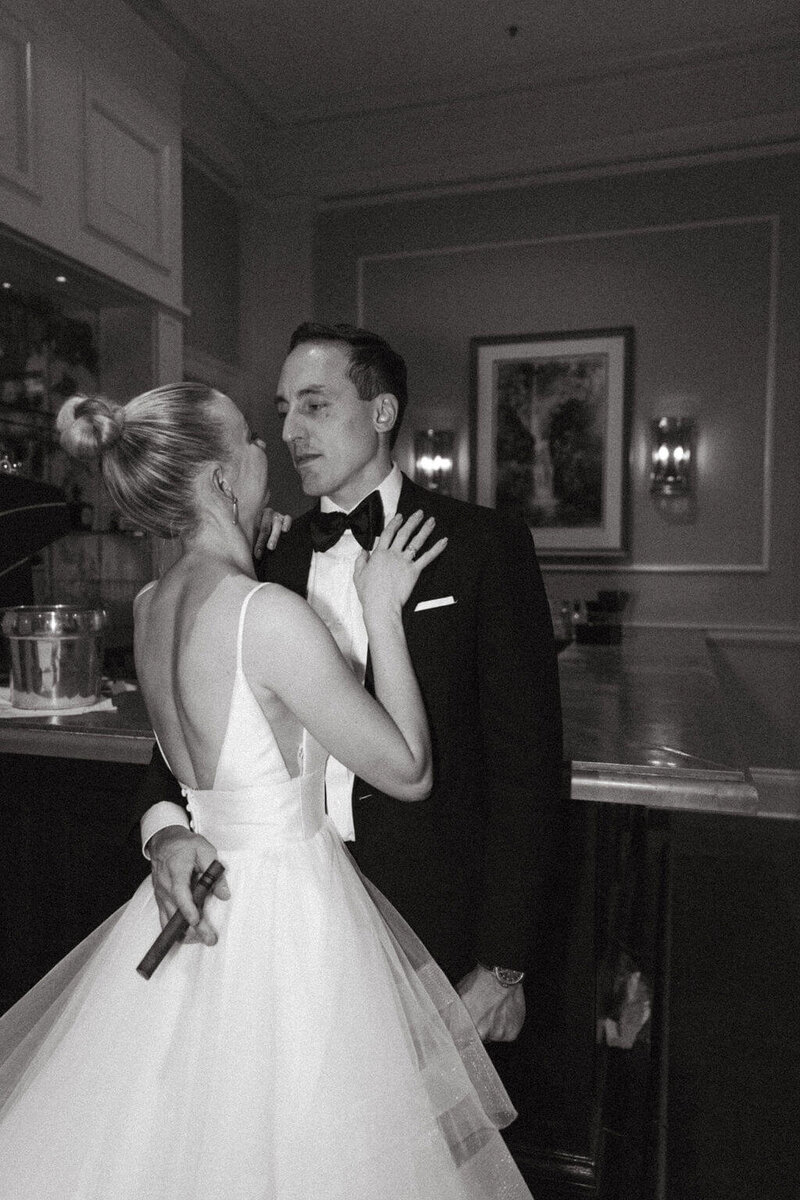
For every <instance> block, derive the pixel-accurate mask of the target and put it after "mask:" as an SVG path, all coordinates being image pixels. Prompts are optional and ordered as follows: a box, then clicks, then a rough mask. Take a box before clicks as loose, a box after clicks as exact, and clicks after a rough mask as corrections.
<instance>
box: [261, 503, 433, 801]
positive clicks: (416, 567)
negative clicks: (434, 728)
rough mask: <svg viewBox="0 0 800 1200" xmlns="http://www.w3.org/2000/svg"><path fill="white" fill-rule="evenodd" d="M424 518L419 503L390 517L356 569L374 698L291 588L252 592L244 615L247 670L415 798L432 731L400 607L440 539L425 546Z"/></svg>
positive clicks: (376, 778) (364, 770) (371, 775)
mask: <svg viewBox="0 0 800 1200" xmlns="http://www.w3.org/2000/svg"><path fill="white" fill-rule="evenodd" d="M421 521H422V514H421V513H418V514H415V515H414V517H412V518H410V519H409V520H408V521H407V522H406V523H405V524H404V525H402V524H401V518H399V517H398V518H395V520H394V521H392V522H390V523H389V525H388V526H387V528H386V530H385V531H384V533H383V534H382V535H381V537H380V538H379V539H378V542H377V544H376V547H375V549H374V550H373V552H372V554H371V556H367V554H366V553H362V554H361V555H360V556H359V559H358V561H357V563H356V567H355V571H354V577H355V582H356V588H357V590H358V593H359V597H360V599H361V602H362V606H363V610H364V623H365V625H366V627H367V634H368V636H369V645H370V654H371V656H372V665H373V675H374V680H375V693H376V696H377V700H376V699H374V698H373V697H372V696H370V695H369V693H368V692H367V691H366V690H365V689H364V688H363V687H362V686H361V684H360V683H359V682H358V681H357V680H356V678H355V676H354V675H353V673H352V671H351V670H350V669H349V667H348V666H347V664H346V663H345V661H344V659H343V658H342V656H341V654H340V653H339V650H338V647H337V646H336V643H335V642H334V640H333V638H332V637H331V635H330V633H329V632H328V630H327V628H326V627H325V625H324V624H323V623H322V621H321V620H320V619H319V617H317V615H316V614H315V613H314V612H313V611H312V609H311V608H310V607H309V606H308V605H307V604H306V603H305V602H304V601H303V600H301V599H300V598H299V597H298V596H296V595H294V594H293V593H291V592H288V591H284V590H283V589H273V588H269V589H264V590H262V591H261V592H259V593H257V594H256V596H254V597H253V602H252V603H251V605H250V608H249V610H248V613H247V619H246V622H245V643H244V661H245V663H246V672H247V675H248V678H250V679H251V680H252V681H253V682H255V683H259V684H261V686H263V687H267V688H269V689H270V690H272V691H274V692H275V693H276V694H277V695H278V696H279V697H280V699H281V700H283V702H284V703H285V704H286V705H287V707H289V708H290V709H291V710H292V712H293V713H294V714H295V716H296V717H297V718H298V720H299V721H300V722H301V723H302V724H303V725H304V726H305V727H306V729H307V730H308V731H309V733H310V734H311V735H312V737H314V738H316V740H317V741H318V742H319V743H320V744H321V745H322V746H324V748H325V749H326V750H328V751H329V753H331V754H332V755H333V756H334V757H335V758H337V759H338V760H339V761H340V762H342V763H344V764H345V766H347V767H349V768H350V769H351V770H352V771H354V772H355V773H356V774H357V775H359V776H360V777H361V778H362V779H364V780H366V781H367V782H368V783H371V784H373V785H374V786H375V787H378V788H380V790H381V791H383V792H386V793H388V794H389V795H392V796H396V797H397V798H398V799H400V800H422V799H424V797H425V796H427V795H428V793H429V791H430V789H431V748H430V735H429V732H428V723H427V720H426V718H425V710H424V707H423V704H422V697H421V695H420V692H419V687H418V686H417V681H416V677H415V675H414V671H413V668H412V666H411V659H410V657H409V654H408V648H407V646H406V640H405V634H404V632H403V623H402V608H403V604H404V602H405V600H406V599H407V598H408V596H409V595H410V594H411V591H412V589H413V586H414V584H415V583H416V581H417V579H418V578H419V575H420V573H421V572H422V570H423V569H424V568H425V566H426V565H427V564H428V563H429V562H431V561H433V559H434V558H436V557H438V555H439V554H440V553H441V552H442V550H443V549H444V546H445V539H441V540H440V541H438V542H437V543H436V544H435V545H434V546H432V547H431V548H430V549H428V550H426V551H424V552H423V551H422V547H423V546H424V544H425V542H426V541H427V539H428V537H429V535H430V533H431V531H432V529H433V522H432V521H427V522H425V523H424V524H421ZM412 551H413V553H412ZM417 555H418V557H416V556H417Z"/></svg>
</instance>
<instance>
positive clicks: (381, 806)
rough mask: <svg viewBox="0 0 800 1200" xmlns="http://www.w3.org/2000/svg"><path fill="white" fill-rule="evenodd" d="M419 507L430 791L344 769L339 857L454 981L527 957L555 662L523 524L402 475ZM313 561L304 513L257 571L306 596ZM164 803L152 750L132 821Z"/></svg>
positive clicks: (419, 669)
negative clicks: (432, 546) (436, 545)
mask: <svg viewBox="0 0 800 1200" xmlns="http://www.w3.org/2000/svg"><path fill="white" fill-rule="evenodd" d="M417 508H421V509H422V510H423V511H424V512H425V514H426V515H429V516H433V517H435V518H436V528H435V531H434V534H433V535H432V539H431V540H435V539H436V538H439V537H442V536H444V535H446V536H447V537H448V539H449V540H448V545H447V548H446V550H445V551H444V553H443V554H442V555H441V556H440V557H439V558H438V559H437V560H436V561H435V562H434V563H433V564H431V565H430V566H429V567H427V568H426V569H425V570H424V571H423V573H422V575H421V577H420V579H419V581H418V583H417V585H416V588H415V589H414V592H413V593H412V595H411V597H410V599H409V600H408V602H407V604H406V606H405V608H404V610H403V624H404V627H405V632H406V637H407V640H408V647H409V651H410V653H411V659H412V662H413V664H414V670H415V672H416V674H417V678H418V680H419V684H420V689H421V691H422V695H423V698H424V701H425V706H426V709H427V713H428V719H429V722H430V727H431V734H432V740H433V773H434V788H433V792H432V793H431V795H430V797H429V798H428V799H427V800H423V801H421V802H419V803H408V802H404V801H400V800H395V799H393V798H392V797H390V796H386V795H385V794H384V793H382V792H379V791H378V790H377V789H376V788H374V787H372V786H371V785H370V784H367V783H365V782H364V781H363V780H361V779H358V778H356V780H355V781H354V785H353V816H354V823H355V833H356V840H355V844H354V846H353V847H352V852H353V856H354V857H355V859H356V861H357V862H358V865H359V867H360V868H361V870H362V871H363V872H364V874H365V875H366V876H367V877H368V878H369V879H371V880H372V881H373V883H375V884H376V885H377V886H378V887H379V888H380V889H381V891H382V892H384V894H385V895H386V896H387V897H388V899H389V900H391V902H392V903H393V904H394V905H395V906H396V907H397V908H398V909H399V911H400V912H401V913H402V915H403V916H404V917H405V918H406V920H407V921H408V922H409V924H410V925H411V926H412V928H413V929H414V930H415V932H416V933H417V934H418V935H419V937H420V938H421V939H422V941H423V942H424V943H425V944H426V946H427V947H428V949H429V950H430V951H431V953H432V954H433V956H434V958H436V959H437V961H438V962H439V963H440V965H441V966H442V967H443V968H444V970H445V971H446V972H447V973H448V975H449V976H450V977H451V979H453V980H454V981H456V980H457V979H458V978H460V977H461V976H462V975H464V974H465V973H466V972H467V971H469V970H470V969H471V968H472V967H473V966H474V965H475V962H476V961H480V962H483V963H487V964H489V965H499V966H506V967H517V968H519V969H527V968H528V966H529V965H531V966H535V964H531V963H530V961H529V960H530V955H531V948H532V946H533V945H534V944H535V934H536V918H537V916H538V915H539V913H540V911H541V901H542V891H543V886H544V881H545V879H546V877H547V874H548V870H549V869H550V867H551V865H552V855H553V853H554V844H553V842H552V837H553V830H554V828H555V822H554V820H553V819H552V818H553V812H552V810H553V809H555V807H556V806H557V804H558V799H559V779H560V770H561V711H560V701H559V691H558V670H557V664H556V654H555V645H554V641H553V631H552V625H551V620H550V611H549V606H548V603H547V598H546V596H545V591H544V586H543V584H542V579H541V574H540V572H539V568H538V564H537V562H536V556H535V553H534V548H533V541H532V539H531V536H530V532H529V530H528V528H527V526H525V525H524V524H523V523H522V522H510V521H506V520H503V519H501V518H500V517H498V516H497V514H496V513H495V512H494V511H493V510H491V509H486V508H479V507H477V506H476V505H472V504H465V503H463V502H461V501H457V500H452V499H450V498H448V497H445V496H440V495H437V494H436V493H433V492H428V491H425V490H424V489H422V488H419V487H417V486H416V485H415V484H413V483H411V481H410V480H408V479H406V478H405V477H404V480H403V487H402V491H401V495H400V503H399V511H400V512H401V513H402V514H403V515H404V516H409V515H410V514H411V513H412V512H413V511H414V510H415V509H417ZM311 555H312V547H311V536H310V527H309V515H308V514H305V515H304V516H302V517H300V518H298V519H297V520H296V521H295V522H294V524H293V526H292V529H291V531H290V532H289V533H288V534H284V535H283V536H282V537H281V539H280V542H279V543H278V546H277V547H276V549H275V550H274V551H272V552H271V553H270V552H267V553H266V554H265V556H264V559H263V560H262V564H261V577H262V578H263V579H268V580H271V581H273V582H276V583H280V584H283V585H284V586H285V587H288V588H291V589H292V590H293V591H295V592H297V593H299V594H300V595H301V596H305V595H306V590H307V583H308V573H309V568H310V565H311ZM431 600H438V601H444V603H441V604H436V605H426V604H425V602H426V601H431ZM420 605H422V606H423V607H420ZM369 675H370V670H369V663H368V666H367V677H368V680H369ZM163 799H170V800H174V801H177V802H178V803H180V802H181V801H180V793H179V791H178V788H177V785H175V783H174V780H172V777H171V776H168V772H166V768H165V766H164V763H163V760H162V759H161V756H160V754H159V753H158V750H156V751H155V752H154V755H153V763H152V764H151V768H150V770H149V772H148V776H147V778H146V780H145V783H144V785H143V786H142V788H141V789H140V792H139V794H138V808H137V814H136V815H137V816H141V814H142V813H143V812H144V811H145V809H146V808H148V807H149V806H150V805H151V804H153V803H155V802H156V801H157V800H163Z"/></svg>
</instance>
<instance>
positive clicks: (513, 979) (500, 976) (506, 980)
mask: <svg viewBox="0 0 800 1200" xmlns="http://www.w3.org/2000/svg"><path fill="white" fill-rule="evenodd" d="M494 973H495V976H496V977H497V980H498V981H499V982H500V983H502V984H503V985H504V986H505V987H513V986H514V984H516V983H522V980H523V979H524V978H525V972H524V971H512V970H511V968H510V967H495V969H494Z"/></svg>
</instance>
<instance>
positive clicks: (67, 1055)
mask: <svg viewBox="0 0 800 1200" xmlns="http://www.w3.org/2000/svg"><path fill="white" fill-rule="evenodd" d="M58 428H59V431H60V434H61V440H62V445H63V446H64V447H65V449H66V450H67V451H68V452H69V453H70V454H72V455H74V456H76V457H79V458H89V457H94V456H97V457H99V458H100V460H101V464H102V471H103V476H104V479H105V482H106V485H107V487H108V489H109V491H110V493H111V496H112V499H113V500H114V502H115V503H116V504H117V506H118V507H119V508H120V510H121V511H122V512H123V513H125V515H126V516H128V517H129V518H130V519H131V520H132V521H135V522H136V523H138V524H139V525H140V526H142V527H144V528H146V529H148V530H150V531H151V532H153V533H155V534H158V535H161V536H174V535H178V536H180V538H181V542H182V546H183V552H182V554H181V556H180V558H179V559H178V560H177V561H176V562H175V563H174V565H173V566H172V567H171V568H170V569H169V570H168V571H167V572H166V573H165V574H164V576H163V577H162V578H161V579H160V580H158V581H157V582H156V583H154V584H150V585H148V587H147V588H145V589H144V590H143V592H141V593H140V594H139V596H138V597H137V600H136V602H135V608H134V615H135V652H136V664H137V672H138V678H139V682H140V686H141V689H142V693H143V696H144V699H145V701H146V704H147V708H148V712H149V715H150V719H151V721H152V724H153V729H154V732H155V734H156V737H157V739H158V742H159V745H160V747H161V749H162V753H163V755H164V757H165V759H166V760H167V762H168V763H169V765H170V768H171V769H172V771H173V773H174V774H175V775H176V776H177V778H178V779H180V780H181V782H182V788H183V790H184V793H185V795H186V797H187V801H188V806H189V811H190V814H191V817H192V824H193V828H194V829H195V830H196V831H197V832H199V833H202V834H203V835H205V837H206V838H207V839H208V840H209V842H210V843H212V844H213V845H214V846H215V847H216V848H217V854H218V857H219V859H220V860H221V862H222V863H223V865H224V868H225V874H224V876H223V878H222V880H221V881H220V883H219V884H217V887H216V889H215V893H212V894H211V895H210V896H209V898H208V899H207V901H206V904H205V909H204V912H203V915H202V918H199V917H198V915H197V914H196V915H195V921H194V925H195V928H194V929H193V930H191V931H190V935H189V936H187V938H186V939H185V940H184V942H183V943H179V944H177V945H176V946H174V947H173V948H172V949H171V950H170V951H169V952H168V954H167V956H166V957H165V959H164V960H163V962H162V963H161V965H160V966H159V967H158V969H157V970H156V971H155V973H154V974H153V975H152V978H150V979H149V980H145V979H144V978H142V976H140V975H139V974H137V972H136V964H137V963H138V962H139V961H140V959H141V958H142V957H143V955H144V954H145V952H146V951H147V949H148V947H149V946H150V945H151V943H152V942H153V940H154V939H155V938H156V936H157V935H158V932H159V924H160V923H161V924H163V923H164V922H165V921H166V920H167V918H168V917H169V915H170V913H169V911H168V909H167V907H166V906H164V907H163V911H161V912H159V906H158V904H157V902H156V899H155V896H154V893H153V887H152V884H151V883H150V881H149V880H148V881H145V882H144V883H143V884H142V885H141V886H140V887H139V889H138V890H137V891H136V892H135V893H134V895H133V897H132V898H131V900H130V901H129V902H128V903H127V904H126V905H125V906H124V907H123V908H122V909H120V910H119V911H118V912H117V913H115V914H114V915H113V916H112V917H110V918H109V919H108V921H106V922H105V923H104V924H103V925H102V926H100V928H99V929H97V930H96V931H95V932H94V933H93V934H92V935H90V937H89V938H88V939H86V941H85V942H83V943H82V944H81V945H80V946H79V947H77V948H76V949H75V950H74V951H73V952H72V953H71V954H70V955H69V956H68V957H67V958H66V959H65V960H63V962H62V963H60V964H59V965H58V966H57V967H55V968H54V970H53V971H52V972H50V974H49V975H48V976H46V977H45V979H44V980H42V981H41V983H39V984H38V985H37V986H36V987H35V988H34V989H33V990H32V991H31V992H29V993H28V995H27V996H25V997H23V999H22V1000H21V1001H19V1003H18V1004H17V1005H15V1006H14V1007H13V1008H12V1009H11V1010H10V1011H9V1012H8V1013H7V1014H6V1015H5V1017H3V1018H2V1020H0V1162H2V1164H3V1172H2V1182H0V1196H2V1197H5V1198H7V1200H12V1198H13V1200H55V1198H56V1197H58V1200H197V1197H199V1196H201V1195H217V1196H224V1197H230V1198H231V1200H312V1197H313V1198H314V1200H345V1198H346V1200H479V1198H481V1200H490V1198H491V1200H493V1198H494V1197H499V1196H503V1197H504V1198H506V1200H526V1198H527V1200H529V1198H530V1193H529V1192H528V1189H527V1188H526V1186H525V1184H524V1183H523V1181H522V1178H521V1176H520V1175H519V1172H518V1171H517V1168H516V1167H515V1165H514V1163H513V1161H512V1159H511V1157H510V1155H509V1154H508V1152H507V1150H506V1148H505V1145H504V1143H503V1141H502V1138H501V1136H500V1134H499V1133H498V1128H499V1127H502V1126H503V1125H506V1124H508V1123H509V1122H510V1121H511V1120H513V1118H514V1115H515V1114H514V1112H513V1109H512V1106H511V1104H510V1101H509V1099H508V1097H507V1095H506V1094H505V1091H504V1090H503V1087H502V1084H501V1083H500V1080H499V1078H498V1077H497V1075H496V1073H495V1072H494V1069H493V1068H492V1066H491V1064H490V1062H489V1059H488V1057H487V1055H486V1052H485V1050H484V1049H483V1046H482V1044H481V1042H480V1039H479V1038H478V1035H477V1033H476V1031H475V1029H474V1027H473V1026H472V1024H471V1022H470V1020H469V1016H468V1015H467V1013H466V1010H465V1009H464V1008H463V1006H462V1004H461V1001H460V1000H459V999H458V997H457V995H456V993H455V992H454V991H453V989H452V988H451V986H450V985H449V983H448V982H447V980H446V978H445V976H444V975H443V973H442V972H441V971H440V970H439V968H438V967H437V966H436V964H435V963H434V962H433V960H432V959H431V958H430V955H429V954H428V953H427V952H426V950H425V949H424V947H423V946H422V945H421V943H420V942H419V940H418V939H417V938H416V937H415V936H414V934H413V933H412V932H411V930H410V929H409V928H408V926H407V925H406V924H405V923H404V922H403V920H402V918H400V916H399V915H398V914H397V913H396V912H395V910H394V909H393V908H392V907H391V905H389V903H388V901H386V900H385V898H384V897H383V896H382V895H381V894H380V893H379V892H377V890H376V889H374V888H373V887H372V886H371V885H370V884H369V882H368V881H367V880H366V879H364V878H363V877H362V876H361V875H360V874H359V873H358V871H357V869H356V868H355V866H354V864H353V862H352V860H351V859H350V857H349V855H348V854H347V851H346V850H345V848H344V846H343V843H342V842H341V840H340V838H339V836H338V834H337V832H336V830H335V828H334V826H333V825H332V823H331V822H330V821H329V820H328V818H327V817H326V815H325V807H324V768H325V760H326V757H327V755H328V753H331V754H333V755H335V756H336V758H337V759H339V760H340V761H341V762H343V763H345V764H346V765H347V766H348V767H350V768H351V769H352V770H354V771H356V772H357V773H358V774H359V775H360V776H361V777H362V778H364V779H366V780H368V781H370V782H371V783H373V784H374V785H375V786H376V787H378V788H381V789H382V790H384V791H387V792H389V793H391V794H392V795H394V796H397V797H398V798H400V799H402V800H406V801H408V802H409V803H416V802H422V803H424V797H425V796H426V795H427V793H428V791H429V790H430V786H431V765H430V763H431V748H430V740H429V734H428V728H427V723H426V719H425V714H424V710H423V706H422V702H421V699H420V694H419V691H418V688H417V685H416V680H415V678H414V674H413V671H412V668H411V664H410V660H409V657H408V652H407V649H406V644H405V637H404V634H403V626H402V621H401V610H402V606H403V603H404V602H405V600H406V599H407V598H408V596H409V595H410V593H411V590H412V588H413V586H414V584H415V582H416V580H417V578H418V576H419V574H420V572H421V571H423V570H424V569H425V567H426V566H427V565H428V563H430V562H432V561H433V559H434V558H436V557H437V556H438V555H439V554H441V553H442V552H444V551H445V540H446V539H439V540H438V541H435V542H433V543H432V544H431V541H430V539H431V536H432V533H433V521H431V520H428V521H425V520H423V515H422V513H416V514H415V515H414V516H412V517H411V518H409V520H407V521H406V522H405V523H404V524H403V523H402V522H401V518H399V517H397V518H395V519H394V520H393V521H391V522H390V523H389V524H388V525H387V527H386V529H385V531H384V532H383V533H382V534H381V536H380V537H379V538H378V540H377V542H376V544H375V547H374V549H373V551H372V553H371V554H369V555H368V554H367V553H366V552H365V551H364V552H362V553H361V555H360V556H359V558H358V560H357V562H356V565H355V570H354V578H355V583H356V588H357V591H358V595H359V599H360V601H361V604H362V607H363V611H364V621H365V624H366V626H367V630H368V633H369V643H370V651H371V654H372V659H373V668H374V679H375V693H376V697H377V699H374V698H373V697H372V696H370V695H369V694H368V693H367V692H366V691H365V689H364V688H363V687H361V685H360V684H359V683H358V682H357V681H356V679H355V677H354V675H353V674H352V673H351V671H350V670H349V669H348V667H347V666H346V664H345V662H344V660H343V659H342V657H341V655H340V654H339V651H338V649H337V647H336V645H335V643H334V641H333V639H332V638H331V636H330V634H329V633H328V631H327V630H326V628H325V626H324V625H323V624H322V622H321V621H320V620H319V619H318V617H317V616H316V615H315V614H314V612H313V611H312V610H311V608H310V607H309V606H308V605H307V604H306V603H305V602H304V601H303V600H301V599H300V598H299V597H297V596H296V595H294V594H293V593H291V592H289V591H287V590H285V589H284V588H282V587H280V586H278V585H277V584H269V583H268V584H257V583H255V576H254V570H253V562H252V554H251V547H252V544H253V536H254V531H255V528H256V522H257V519H258V517H259V515H260V513H261V510H262V509H263V507H264V504H265V502H266V487H267V460H266V455H265V453H264V445H263V443H262V442H261V441H259V439H258V438H256V437H254V436H253V434H252V433H251V432H250V430H249V429H248V427H247V423H246V421H245V419H244V417H243V415H242V414H241V412H240V411H239V410H238V409H237V408H236V406H235V405H234V404H233V403H232V401H231V400H229V399H228V398H227V397H226V396H223V395H222V394H220V393H219V392H216V391H213V390H211V389H209V388H207V387H205V386H203V385H199V384H178V385H175V386H168V387H162V388H157V389H155V390H154V391H151V392H147V393H145V394H144V395H142V396H138V397H136V398H135V399H134V400H132V401H131V402H130V403H129V404H127V405H125V406H124V407H118V406H115V405H113V404H110V403H109V402H107V401H105V400H103V399H99V398H98V399H85V398H82V397H75V398H73V399H72V400H69V401H67V403H66V404H65V405H64V407H63V408H62V410H61V412H60V414H59V417H58ZM207 865H208V864H207V863H205V862H198V867H199V868H200V869H202V868H204V867H205V866H207ZM187 907H189V908H191V905H190V904H189V905H188V906H187Z"/></svg>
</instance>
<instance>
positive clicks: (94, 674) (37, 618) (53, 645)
mask: <svg viewBox="0 0 800 1200" xmlns="http://www.w3.org/2000/svg"><path fill="white" fill-rule="evenodd" d="M107 621H108V615H107V613H106V610H105V609H104V608H81V607H80V606H78V605H72V604H53V605H50V607H43V606H38V605H20V606H18V607H16V608H7V609H6V610H5V612H4V614H3V621H2V626H3V633H4V634H5V635H6V637H7V638H8V639H9V642H10V643H11V703H12V705H13V706H14V707H15V708H36V709H50V710H57V709H59V708H82V707H84V706H85V705H88V704H94V703H95V702H96V701H97V700H98V699H99V696H100V678H101V667H102V662H103V629H104V628H105V626H106V624H107Z"/></svg>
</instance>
